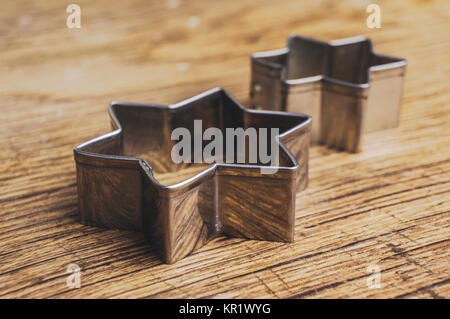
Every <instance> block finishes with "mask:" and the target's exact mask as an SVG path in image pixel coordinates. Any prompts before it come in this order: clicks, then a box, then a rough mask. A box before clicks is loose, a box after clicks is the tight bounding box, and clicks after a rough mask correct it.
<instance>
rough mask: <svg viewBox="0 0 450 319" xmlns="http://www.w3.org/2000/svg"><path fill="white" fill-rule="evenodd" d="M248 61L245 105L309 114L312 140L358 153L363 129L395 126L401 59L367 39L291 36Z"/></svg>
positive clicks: (398, 109)
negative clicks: (280, 46) (377, 49)
mask: <svg viewBox="0 0 450 319" xmlns="http://www.w3.org/2000/svg"><path fill="white" fill-rule="evenodd" d="M251 61H252V79H251V88H250V107H251V108H255V109H264V110H278V111H288V112H295V113H305V114H308V115H310V116H311V117H312V119H313V127H312V133H311V140H312V141H313V142H319V143H322V144H325V145H327V146H329V147H332V148H337V149H340V150H346V151H350V152H357V151H359V150H360V149H361V138H362V133H363V132H370V131H376V130H381V129H387V128H393V127H396V126H398V121H399V112H400V102H401V96H402V90H403V75H404V73H405V68H406V60H404V59H401V58H395V57H390V56H386V55H381V54H377V53H375V52H373V47H372V42H371V41H370V39H368V38H365V37H362V36H359V37H354V38H348V39H342V40H335V41H331V42H329V43H328V42H322V41H319V40H315V39H311V38H307V37H302V36H297V35H295V36H291V37H289V38H288V41H287V48H285V49H281V50H275V51H268V52H260V53H255V54H253V56H252V59H251Z"/></svg>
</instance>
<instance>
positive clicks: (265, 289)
mask: <svg viewBox="0 0 450 319" xmlns="http://www.w3.org/2000/svg"><path fill="white" fill-rule="evenodd" d="M148 2H149V1H143V0H133V1H114V2H111V1H106V0H102V1H87V0H79V1H77V2H76V3H77V4H79V5H80V7H81V13H82V16H81V18H82V19H81V28H80V29H69V28H67V27H66V18H67V16H68V13H66V5H67V4H68V3H64V2H61V1H59V0H52V1H16V0H14V1H13V0H7V1H2V4H1V8H2V9H1V10H0V45H1V46H0V48H1V49H0V94H1V101H0V103H1V104H0V105H1V116H0V119H1V122H0V123H1V124H0V133H1V134H0V149H1V153H0V159H1V162H0V185H1V192H0V216H1V220H0V225H1V228H0V297H7V298H14V297H33V298H41V297H50V298H68V297H82V298H91V297H124V298H127V297H157V298H167V297H169V298H183V297H190V298H198V297H232V298H233V297H249V298H253V297H264V298H266V297H267V298H272V297H274V298H277V297H281V298H284V297H299V298H303V297H306V298H325V297H327V298H349V297H350V298H354V297H363V298H366V297H380V298H383V297H389V298H390V297H405V298H439V297H446V298H449V297H450V279H449V278H450V267H449V257H450V249H449V237H450V222H449V221H450V213H449V210H450V201H449V194H450V187H449V186H450V161H449V159H450V158H449V157H450V127H449V123H450V107H449V99H450V89H449V82H448V80H449V74H450V32H448V30H449V29H450V7H449V3H448V1H444V0H443V1H395V2H394V1H382V2H381V23H382V28H380V29H369V28H367V26H366V18H367V16H368V13H366V6H367V5H368V4H369V3H370V1H363V0H362V1H361V0H359V1H339V2H338V1H320V2H319V1H304V2H300V1H285V0H278V1H249V0H240V1H226V2H225V1H223V2H220V4H219V2H215V1H206V0H205V1H189V2H188V1H174V0H172V1H153V2H152V4H149V3H148ZM290 33H300V34H303V35H309V36H313V37H317V38H319V39H323V40H331V39H339V38H344V37H349V36H354V35H358V34H365V35H368V36H370V37H371V38H372V39H373V41H374V43H375V50H376V51H377V52H380V53H385V54H390V55H394V56H399V57H405V58H407V59H408V62H409V65H408V69H407V74H406V78H405V91H404V99H403V104H402V112H401V119H400V127H399V128H397V129H391V130H386V131H382V132H377V133H372V134H367V135H365V137H364V146H363V152H361V153H358V154H348V153H343V152H336V151H333V150H329V149H326V148H324V147H321V146H313V147H312V148H311V153H310V179H309V187H308V189H307V190H306V191H304V192H301V193H298V194H297V207H296V212H297V214H296V228H295V235H296V241H295V243H292V244H282V243H273V242H261V241H251V240H244V239H236V238H235V239H230V238H226V237H221V238H217V239H215V240H213V241H212V242H210V243H209V244H207V245H206V246H205V247H203V248H202V249H200V250H198V251H197V252H195V253H194V254H193V255H192V256H190V257H188V258H185V259H183V260H182V261H180V262H178V263H176V264H173V265H166V264H162V263H161V261H160V260H159V259H158V258H157V257H156V256H155V254H154V253H153V250H152V248H151V247H150V246H149V245H148V244H147V243H146V240H145V239H144V238H143V236H142V235H140V234H138V233H131V232H126V231H117V230H105V229H99V228H94V227H87V226H83V225H81V224H79V223H78V215H77V214H78V211H77V193H76V180H75V165H74V160H73V153H72V150H73V147H74V146H75V145H77V144H79V143H81V142H84V141H87V140H89V139H91V138H93V137H96V136H99V135H101V134H103V133H106V132H109V131H110V119H109V117H108V114H107V105H108V103H109V102H110V101H112V100H120V101H133V102H151V103H159V104H168V103H175V102H178V101H180V100H182V99H184V98H188V97H191V96H193V95H195V94H197V93H200V92H202V91H204V90H207V89H210V88H212V87H215V86H221V87H224V88H225V89H227V90H229V91H230V92H231V93H232V94H233V95H234V96H235V97H236V98H237V99H238V100H239V101H240V102H242V103H243V104H244V105H247V103H248V92H249V72H250V68H249V65H250V64H249V56H250V54H251V53H252V52H256V51H264V50H270V49H276V48H281V47H284V43H285V38H286V36H287V35H288V34H290ZM71 263H75V264H77V265H79V266H80V267H81V275H82V276H81V288H79V289H76V288H74V289H70V288H68V287H67V285H66V279H67V276H68V273H67V272H66V271H67V267H68V265H69V264H71ZM377 267H379V268H377ZM377 269H379V270H380V271H381V281H380V285H381V287H380V288H376V287H373V286H371V285H368V283H369V282H368V280H369V281H370V282H373V281H371V280H372V279H371V278H374V277H373V276H374V274H373V272H374V271H376V270H377ZM370 275H372V277H369V276H370Z"/></svg>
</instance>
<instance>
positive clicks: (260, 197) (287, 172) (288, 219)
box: [74, 88, 311, 263]
mask: <svg viewBox="0 0 450 319" xmlns="http://www.w3.org/2000/svg"><path fill="white" fill-rule="evenodd" d="M109 114H110V116H111V118H112V127H113V129H114V131H112V132H110V133H108V134H105V135H103V136H101V137H98V138H95V139H93V140H91V141H89V142H86V143H84V144H81V145H79V146H77V147H75V149H74V157H75V161H76V170H77V186H78V202H79V214H80V219H81V222H82V223H83V224H86V225H92V226H100V227H106V228H118V229H127V230H136V231H141V232H143V233H144V234H145V235H146V237H147V238H148V239H149V240H150V242H151V244H152V245H153V246H154V247H156V248H157V251H158V252H159V254H160V255H161V256H162V258H163V259H164V261H165V262H166V263H173V262H175V261H177V260H180V259H181V258H183V257H185V256H187V255H189V254H190V253H191V252H192V251H194V250H195V249H197V248H199V247H201V246H203V245H204V244H205V243H206V242H207V241H208V239H210V238H212V237H214V236H216V235H219V234H226V235H229V236H234V237H243V238H249V239H258V240H270V241H281V242H290V241H293V240H294V217H295V198H296V191H297V190H301V189H304V188H305V187H306V185H307V180H308V150H309V143H310V140H309V138H310V130H311V118H310V117H309V116H307V115H301V114H291V113H284V112H270V111H255V110H248V109H244V108H243V107H242V106H241V105H240V104H239V103H238V102H237V101H236V100H234V99H233V98H232V97H231V96H230V95H229V94H228V93H227V92H226V91H225V90H223V89H220V88H216V89H213V90H210V91H207V92H204V93H203V94H200V95H197V96H195V97H193V98H190V99H188V100H185V101H182V102H180V103H178V104H174V105H169V106H168V107H167V106H161V105H153V104H148V105H144V104H131V103H117V102H115V103H112V104H111V105H110V106H109ZM198 119H200V120H202V126H203V129H204V130H205V129H207V128H209V127H215V128H219V129H221V130H222V131H223V132H225V129H226V128H237V127H240V128H243V129H244V130H246V128H250V127H253V128H256V129H258V128H268V129H270V128H278V129H279V135H278V136H279V140H280V143H278V144H277V146H278V148H279V161H278V163H279V165H278V166H277V167H276V168H277V170H276V173H273V174H262V173H261V168H263V167H265V165H266V164H261V163H260V161H258V163H257V164H249V163H247V162H248V159H246V162H244V163H242V164H228V163H212V164H208V163H200V164H199V163H194V164H186V163H180V164H175V163H174V161H172V158H171V150H172V148H173V146H174V145H175V144H176V143H177V141H174V140H172V139H171V132H172V131H173V129H175V128H178V127H184V128H187V129H188V130H189V132H191V134H198V132H195V126H194V120H198ZM245 144H246V146H245V147H246V150H248V147H249V145H248V144H249V143H245ZM228 151H230V150H228V149H227V150H226V152H228ZM234 151H235V152H234V153H233V154H236V149H235V150H234ZM226 152H224V153H226ZM223 156H225V154H223ZM224 162H225V161H224Z"/></svg>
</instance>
